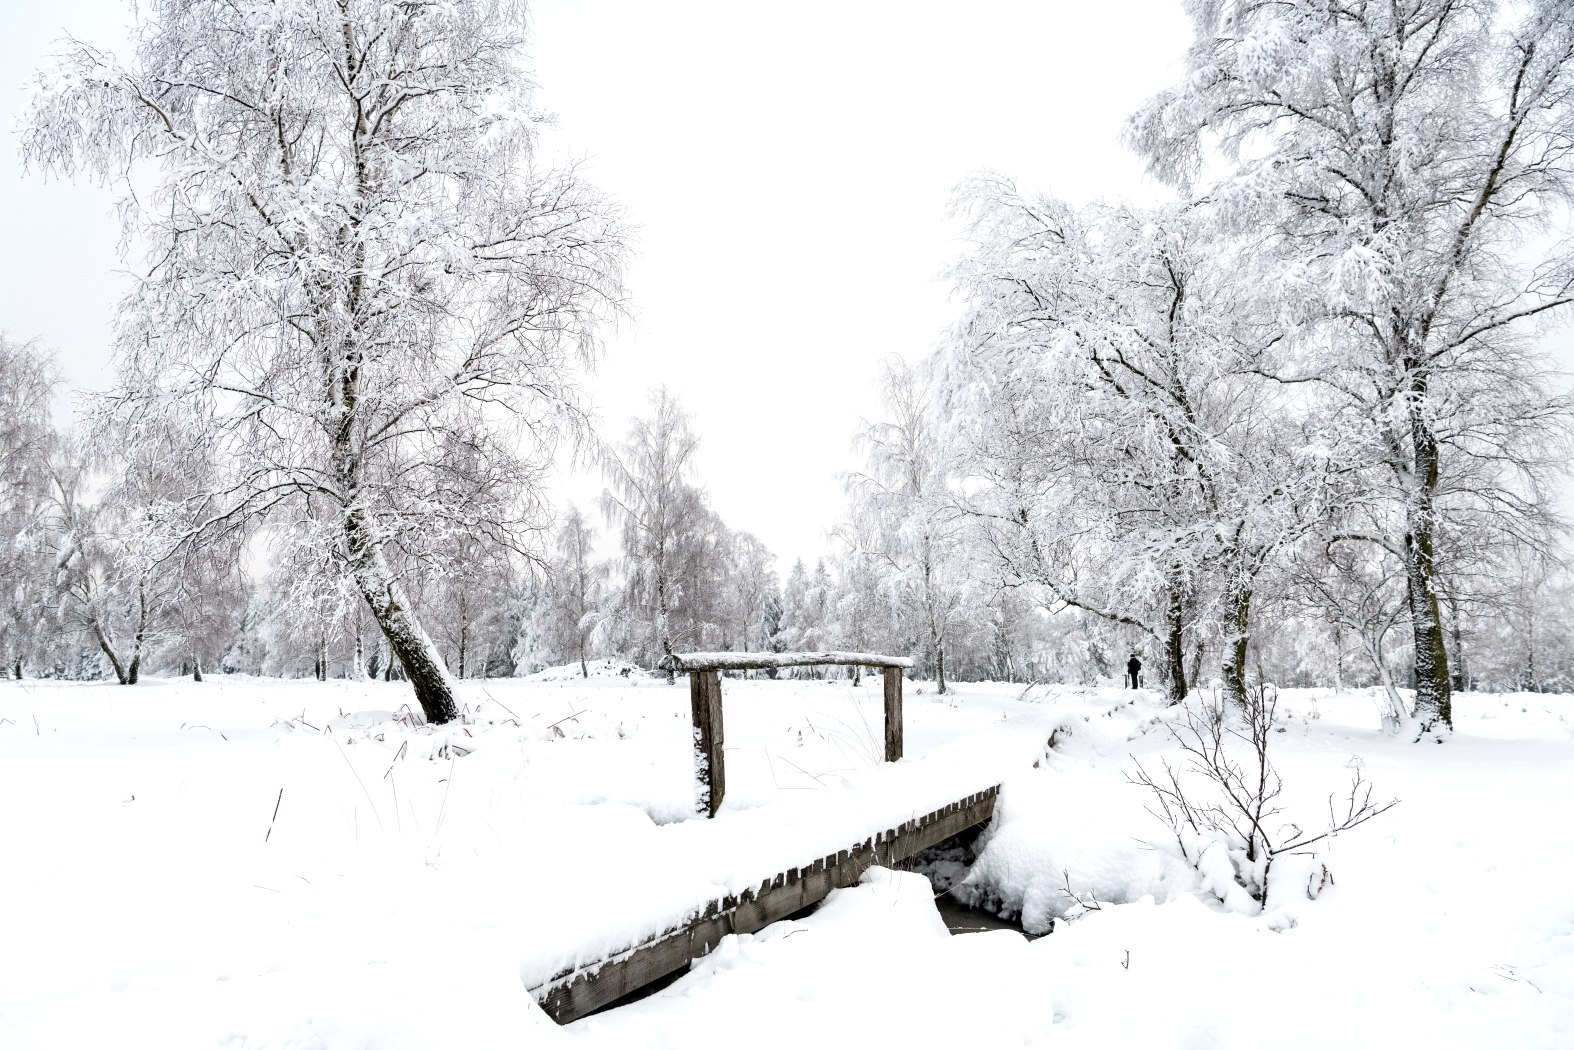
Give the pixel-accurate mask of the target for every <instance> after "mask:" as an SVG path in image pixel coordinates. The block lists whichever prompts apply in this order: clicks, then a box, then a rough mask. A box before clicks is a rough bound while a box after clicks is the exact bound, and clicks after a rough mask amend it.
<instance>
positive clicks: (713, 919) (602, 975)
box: [530, 787, 999, 1024]
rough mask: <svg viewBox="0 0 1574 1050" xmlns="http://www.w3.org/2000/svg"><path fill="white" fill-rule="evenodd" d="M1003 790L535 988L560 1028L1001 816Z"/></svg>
mask: <svg viewBox="0 0 1574 1050" xmlns="http://www.w3.org/2000/svg"><path fill="white" fill-rule="evenodd" d="M998 790H999V789H998V788H994V787H991V788H987V789H985V790H984V791H980V792H978V793H977V794H973V795H969V796H968V797H967V798H964V799H961V800H959V801H957V802H953V803H951V804H950V805H948V806H943V807H941V808H940V809H937V810H935V811H933V812H931V813H926V814H924V815H923V816H920V817H916V818H914V819H913V820H909V821H907V822H906V823H904V824H902V825H901V826H900V827H896V828H891V829H889V830H886V831H882V832H880V833H879V834H877V835H873V836H871V837H870V838H868V839H866V840H864V841H863V842H861V843H859V844H858V845H856V846H853V847H851V848H850V849H844V850H839V851H838V852H836V853H832V854H829V855H827V856H824V857H820V858H818V859H816V860H814V861H812V862H810V863H809V864H806V865H805V866H804V867H802V868H792V869H789V870H788V871H785V872H782V873H780V874H778V875H776V876H774V877H772V878H769V879H765V880H764V881H762V882H761V883H760V884H759V886H758V887H753V888H750V889H747V890H744V891H743V892H742V893H740V894H737V895H735V896H729V897H724V898H722V899H721V900H719V901H712V902H710V904H709V905H708V906H707V907H706V908H705V909H704V910H703V911H702V912H700V913H699V914H697V915H695V916H694V918H692V919H691V920H689V921H688V922H687V923H685V924H683V925H682V926H678V927H676V928H674V929H671V930H668V931H666V932H664V933H661V934H659V935H657V936H655V937H653V938H651V939H650V940H648V941H645V942H643V943H641V944H638V945H634V946H632V947H630V948H625V949H624V950H622V951H620V952H616V953H614V954H613V955H611V956H609V957H608V958H606V959H604V960H601V961H599V962H594V963H590V964H587V965H585V966H580V967H575V968H572V969H569V970H565V971H564V972H562V973H560V974H558V975H557V976H556V977H554V978H552V980H550V981H547V982H545V983H544V984H542V985H540V986H538V987H535V988H532V989H530V993H531V994H532V995H534V996H535V998H536V1001H537V1002H539V1003H540V1004H541V1008H542V1009H543V1010H545V1011H546V1012H547V1013H548V1014H549V1015H551V1017H552V1018H553V1019H554V1020H555V1021H557V1022H558V1023H559V1024H567V1023H568V1022H569V1021H574V1020H577V1019H579V1018H581V1017H584V1016H585V1015H586V1014H589V1013H592V1012H594V1011H596V1010H599V1009H601V1008H602V1007H603V1006H606V1005H608V1004H609V1003H612V1002H615V1001H617V1000H618V999H621V998H623V997H624V996H625V995H628V994H629V993H630V992H635V991H638V990H639V989H640V988H643V987H644V986H645V985H647V984H650V983H652V982H654V981H657V980H660V979H661V978H662V977H665V976H666V975H667V974H669V973H672V972H673V971H675V970H679V969H682V968H684V967H686V966H688V965H689V963H691V962H692V961H694V960H695V959H698V958H701V957H702V956H704V955H706V954H708V953H709V952H710V951H711V950H712V949H713V948H715V947H716V945H717V944H719V943H720V942H721V939H722V938H723V937H725V936H727V934H729V933H754V932H756V931H758V930H762V929H764V928H765V927H766V926H769V925H770V924H771V923H773V922H777V921H779V920H781V919H785V918H786V917H787V916H789V915H793V914H795V913H797V912H800V911H803V910H804V909H805V908H807V907H809V906H810V905H813V904H817V903H819V902H820V901H822V900H824V899H825V898H826V897H827V896H828V895H829V894H830V892H831V891H832V890H833V889H838V888H845V887H848V886H856V885H857V884H858V880H859V879H860V878H862V877H863V873H864V872H865V871H867V870H868V869H869V868H870V867H872V866H874V865H876V864H879V865H885V866H889V865H891V864H895V863H899V862H901V861H904V860H907V859H908V858H910V857H912V856H913V855H914V854H916V853H917V852H918V851H919V850H922V849H927V848H928V847H930V846H933V845H936V844H938V843H941V842H944V841H945V840H946V839H948V838H950V837H952V836H953V835H957V834H960V833H961V832H963V831H965V830H967V829H968V828H970V827H973V826H975V825H978V824H983V823H985V822H986V821H988V820H989V819H990V817H992V816H993V815H994V812H995V795H996V793H997V792H998Z"/></svg>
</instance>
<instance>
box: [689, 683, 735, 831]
mask: <svg viewBox="0 0 1574 1050" xmlns="http://www.w3.org/2000/svg"><path fill="white" fill-rule="evenodd" d="M689 708H690V711H691V713H692V714H693V718H694V777H695V780H696V782H697V784H698V788H697V795H696V798H695V806H696V808H697V809H698V811H699V812H700V813H701V814H702V815H704V816H707V817H714V816H715V815H716V811H717V810H718V809H720V808H721V800H722V797H723V796H724V795H726V793H727V766H726V763H725V761H724V759H723V758H722V752H721V747H722V737H723V734H722V722H721V675H720V674H719V673H717V672H716V671H690V672H689Z"/></svg>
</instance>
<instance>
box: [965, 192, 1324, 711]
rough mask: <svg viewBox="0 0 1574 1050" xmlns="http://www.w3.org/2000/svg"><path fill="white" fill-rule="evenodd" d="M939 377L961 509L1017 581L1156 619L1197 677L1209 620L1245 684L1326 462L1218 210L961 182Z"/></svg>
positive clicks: (1227, 666) (1180, 663) (1145, 621)
mask: <svg viewBox="0 0 1574 1050" xmlns="http://www.w3.org/2000/svg"><path fill="white" fill-rule="evenodd" d="M960 202H961V206H962V208H963V210H964V211H965V212H966V214H967V215H968V217H969V220H970V231H971V234H972V241H973V248H972V250H971V251H970V252H969V254H968V255H967V256H966V257H965V258H964V260H963V261H962V262H961V264H960V265H959V266H958V268H957V281H958V286H959V288H960V290H961V293H962V295H963V297H964V299H965V302H966V310H965V313H964V317H963V319H962V322H961V324H960V325H959V326H958V329H957V333H956V335H955V337H954V338H953V339H952V340H951V342H950V343H949V345H948V347H947V350H946V352H945V355H944V373H943V384H942V385H943V389H944V390H945V392H946V397H947V405H948V409H949V412H950V416H951V419H952V433H954V435H955V438H956V445H957V448H958V450H959V454H960V457H961V459H960V462H961V463H962V464H963V467H962V469H963V470H964V471H965V478H966V479H965V483H964V484H963V486H962V489H963V493H964V498H963V499H962V501H961V502H962V505H963V506H964V507H965V508H966V510H967V512H968V514H969V515H970V517H971V518H972V519H973V520H975V521H976V522H977V523H978V524H979V525H980V527H981V528H982V529H983V531H984V534H985V536H986V538H987V546H988V548H989V549H990V550H991V551H992V552H993V554H994V557H995V559H996V561H997V563H998V564H999V566H1000V567H1001V569H1002V570H1004V571H1005V572H1006V573H1007V574H1008V576H1014V577H1015V578H1016V579H1018V580H1021V581H1024V582H1028V583H1031V584H1033V585H1035V586H1036V587H1038V588H1041V589H1042V590H1043V591H1044V592H1045V599H1046V602H1047V603H1048V604H1050V605H1056V604H1058V605H1063V606H1068V607H1073V608H1077V609H1081V610H1083V611H1084V612H1087V613H1090V614H1092V615H1095V616H1099V617H1102V618H1104V619H1106V620H1108V621H1109V622H1110V623H1112V624H1116V625H1122V626H1124V627H1126V628H1130V629H1132V630H1134V631H1136V632H1138V633H1139V634H1140V635H1141V636H1144V637H1145V639H1146V641H1147V643H1148V644H1149V645H1151V646H1152V647H1153V648H1154V649H1156V650H1157V652H1158V653H1159V660H1160V666H1161V667H1162V668H1163V674H1164V682H1165V692H1166V695H1168V696H1169V697H1170V699H1171V700H1179V699H1180V698H1181V697H1183V696H1184V695H1185V694H1186V691H1187V689H1188V687H1189V684H1190V681H1192V680H1194V679H1195V676H1196V673H1197V672H1196V671H1195V670H1193V671H1192V672H1191V674H1190V675H1188V673H1187V670H1188V668H1187V662H1188V661H1187V655H1188V651H1189V652H1191V653H1192V654H1193V657H1192V661H1191V662H1192V663H1193V664H1195V663H1196V662H1197V660H1198V659H1200V656H1201V652H1202V648H1203V646H1204V644H1205V634H1206V630H1207V628H1208V627H1209V626H1210V625H1212V627H1213V629H1214V630H1215V631H1216V633H1217V636H1218V642H1219V644H1220V646H1221V649H1222V654H1221V674H1222V677H1223V679H1224V682H1225V685H1226V689H1227V691H1228V692H1229V694H1230V696H1231V697H1232V698H1233V699H1234V700H1236V701H1237V702H1242V701H1243V700H1244V692H1245V663H1246V653H1247V647H1248V644H1249V641H1250V636H1251V609H1252V601H1253V596H1254V587H1255V581H1256V580H1257V578H1258V575H1259V574H1260V573H1261V572H1262V571H1263V570H1264V568H1265V567H1266V566H1267V565H1268V564H1269V562H1270V561H1271V560H1272V559H1273V558H1274V557H1275V556H1276V555H1277V554H1278V552H1279V551H1281V550H1282V549H1284V548H1285V547H1286V546H1287V545H1289V544H1291V543H1293V542H1294V541H1295V539H1296V538H1297V537H1298V536H1299V535H1301V534H1302V533H1303V532H1304V531H1305V530H1306V529H1307V528H1309V527H1310V526H1311V524H1312V523H1313V522H1315V521H1316V520H1318V514H1319V511H1318V506H1319V505H1320V499H1321V495H1320V494H1321V492H1322V490H1323V485H1322V474H1323V472H1324V469H1325V464H1326V461H1327V459H1328V453H1327V450H1326V449H1323V448H1320V446H1321V444H1322V443H1321V442H1319V441H1318V440H1316V437H1315V435H1313V434H1311V433H1309V432H1307V431H1306V429H1305V427H1304V425H1303V422H1304V420H1303V419H1302V413H1300V412H1299V411H1298V410H1297V408H1296V404H1295V401H1294V398H1293V395H1292V394H1291V393H1290V390H1289V388H1288V387H1287V386H1286V385H1285V384H1282V383H1279V382H1277V381H1275V380H1274V379H1272V378H1269V376H1270V375H1271V374H1272V371H1273V369H1274V368H1275V367H1277V362H1276V359H1275V348H1276V346H1277V345H1278V344H1279V342H1280V339H1279V333H1278V331H1277V329H1276V328H1275V327H1274V326H1273V325H1272V324H1271V323H1270V322H1269V320H1267V319H1265V318H1263V317H1262V316H1261V314H1260V312H1259V311H1258V310H1257V309H1256V308H1255V305H1254V303H1253V300H1252V296H1251V294H1250V289H1249V287H1248V285H1247V284H1246V283H1245V282H1244V281H1243V280H1242V275H1243V274H1245V273H1249V272H1250V267H1249V265H1248V263H1249V260H1248V259H1246V258H1244V257H1243V253H1242V252H1241V250H1240V248H1239V246H1238V245H1237V244H1235V243H1232V242H1231V241H1230V240H1228V239H1226V238H1223V237H1217V236H1214V232H1215V227H1216V222H1215V218H1214V216H1213V214H1212V211H1211V210H1210V209H1207V208H1205V207H1200V206H1191V207H1186V206H1169V207H1165V208H1159V209H1153V210H1146V211H1145V210H1141V209H1135V208H1126V207H1121V208H1110V207H1105V206H1094V207H1090V208H1087V209H1083V210H1080V211H1079V210H1077V209H1074V208H1072V207H1070V206H1069V205H1067V204H1065V203H1064V202H1061V201H1057V200H1054V199H1052V198H1047V197H1031V198H1030V197H1025V196H1023V195H1021V194H1019V193H1018V192H1017V191H1016V189H1015V188H1014V187H1013V186H1012V185H1011V184H1010V183H1009V182H1008V181H1006V180H1003V179H999V178H983V179H979V180H976V181H974V182H973V183H971V184H969V185H968V186H967V187H965V188H964V191H963V194H962V197H961V201H960Z"/></svg>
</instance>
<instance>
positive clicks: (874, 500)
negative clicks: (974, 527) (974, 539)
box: [846, 360, 968, 693]
mask: <svg viewBox="0 0 1574 1050" xmlns="http://www.w3.org/2000/svg"><path fill="white" fill-rule="evenodd" d="M882 395H883V400H884V403H885V409H886V414H887V418H886V419H883V420H880V421H877V422H872V423H867V424H865V425H864V427H863V429H862V431H861V432H860V433H859V434H858V436H857V438H856V439H855V444H856V446H857V447H858V448H859V449H860V450H862V452H863V453H864V457H865V461H866V466H865V469H864V470H863V471H861V472H858V473H854V474H851V475H849V476H848V477H847V479H846V489H847V495H848V499H849V501H850V502H851V503H852V504H853V509H852V512H851V514H852V516H853V517H854V518H855V520H858V521H859V523H860V524H859V525H857V526H855V527H852V528H850V529H848V530H847V532H846V535H848V536H863V537H864V538H865V539H866V540H867V541H868V543H869V547H868V549H867V550H866V551H864V553H865V554H866V555H869V556H872V557H874V558H875V559H876V560H877V561H878V563H879V566H880V569H879V573H880V577H881V581H882V585H883V586H884V587H886V589H887V591H888V593H890V594H891V596H892V599H893V601H895V602H896V603H897V604H898V605H899V606H900V607H901V608H902V609H903V610H904V611H905V613H906V615H907V618H908V620H909V621H910V622H911V623H912V625H913V626H914V628H915V632H914V634H915V637H914V641H915V642H917V643H918V647H921V648H922V650H923V651H924V652H925V653H926V654H927V655H928V662H929V664H930V667H931V669H932V670H933V671H934V674H935V679H936V688H937V690H938V691H939V692H941V693H944V692H945V691H946V648H947V643H948V639H949V634H950V631H951V629H952V628H953V627H954V626H955V625H956V624H957V623H958V622H959V620H960V618H961V617H962V615H963V608H964V605H965V601H966V597H967V591H968V582H967V581H968V574H967V572H966V570H965V568H964V566H963V560H964V557H965V553H964V538H963V532H964V526H963V523H962V521H961V517H960V515H959V514H958V513H957V512H956V509H955V506H954V504H953V502H952V501H951V499H950V493H949V492H948V490H947V485H946V481H947V475H946V468H947V464H946V463H945V462H944V460H943V455H942V451H943V450H942V446H941V442H940V436H939V433H938V428H937V418H936V414H935V409H934V407H933V405H932V403H931V401H930V397H929V391H928V386H927V383H926V380H925V378H924V376H923V375H922V374H921V373H920V372H919V371H918V370H916V369H913V368H911V367H909V366H908V365H907V364H906V363H905V362H903V361H901V360H893V361H891V362H889V363H888V364H887V365H886V367H885V370H884V375H883V379H882Z"/></svg>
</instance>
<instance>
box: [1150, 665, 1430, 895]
mask: <svg viewBox="0 0 1574 1050" xmlns="http://www.w3.org/2000/svg"><path fill="white" fill-rule="evenodd" d="M1277 703H1278V690H1276V689H1274V688H1273V687H1272V686H1257V687H1255V688H1252V689H1248V690H1247V691H1246V702H1245V704H1244V706H1239V707H1238V706H1236V705H1233V704H1226V703H1224V702H1223V700H1222V698H1221V697H1220V696H1218V695H1217V694H1215V695H1213V696H1211V697H1205V698H1203V700H1202V703H1201V704H1193V703H1187V704H1184V705H1181V706H1179V707H1178V708H1177V709H1176V711H1177V712H1178V713H1177V715H1176V717H1175V718H1173V719H1171V720H1170V721H1168V722H1167V723H1166V725H1167V726H1168V728H1169V731H1170V734H1171V736H1172V737H1173V738H1174V739H1175V741H1176V743H1177V744H1179V745H1180V750H1181V755H1182V758H1181V760H1180V761H1179V762H1171V761H1170V759H1168V758H1165V759H1162V760H1161V763H1162V772H1161V773H1160V774H1158V775H1154V774H1152V773H1149V771H1148V770H1147V769H1146V768H1145V767H1144V766H1143V765H1142V763H1141V762H1137V772H1136V773H1135V774H1134V775H1128V777H1127V780H1128V781H1129V782H1130V783H1133V784H1137V785H1140V786H1142V787H1145V788H1147V789H1148V790H1149V792H1151V794H1152V797H1153V804H1152V805H1151V806H1149V807H1148V812H1150V813H1152V814H1153V815H1154V816H1155V817H1157V818H1158V819H1159V820H1160V821H1162V822H1163V823H1164V824H1165V825H1166V826H1167V827H1168V828H1169V829H1170V832H1171V833H1172V834H1173V835H1174V836H1175V841H1176V843H1177V844H1178V845H1179V847H1180V852H1181V856H1182V857H1183V858H1184V859H1185V861H1186V862H1187V863H1188V864H1190V865H1191V866H1192V867H1193V868H1195V869H1196V870H1197V871H1198V873H1199V874H1201V875H1202V876H1203V879H1204V886H1205V887H1207V888H1210V889H1211V890H1212V892H1214V893H1215V895H1217V896H1218V897H1219V898H1220V899H1221V900H1222V899H1224V897H1225V896H1226V892H1227V889H1228V887H1227V886H1221V885H1220V883H1221V882H1222V881H1223V880H1224V878H1225V876H1226V873H1227V876H1228V878H1229V879H1230V880H1233V882H1234V883H1235V884H1236V885H1238V886H1239V887H1240V888H1241V889H1243V890H1245V891H1246V893H1247V895H1248V896H1249V897H1250V898H1251V899H1252V900H1253V901H1254V902H1256V904H1257V905H1258V906H1259V907H1266V906H1267V904H1268V890H1269V876H1270V874H1271V873H1272V871H1273V865H1274V862H1275V861H1276V860H1277V859H1278V858H1279V857H1282V856H1286V855H1299V856H1316V855H1317V850H1316V849H1315V848H1314V847H1316V846H1317V845H1318V844H1319V843H1322V842H1325V841H1327V840H1328V839H1331V838H1333V837H1334V836H1335V835H1338V834H1340V833H1342V832H1345V831H1349V830H1350V829H1351V828H1355V827H1359V826H1360V825H1362V824H1365V823H1366V822H1367V821H1369V820H1371V819H1372V818H1373V817H1376V816H1378V815H1380V814H1382V813H1386V812H1387V811H1388V810H1390V809H1392V808H1393V807H1394V806H1396V805H1398V803H1399V800H1398V799H1390V800H1389V801H1387V802H1384V803H1381V804H1379V803H1376V802H1373V801H1372V785H1371V784H1370V783H1369V782H1367V780H1366V779H1365V776H1364V774H1363V771H1362V769H1361V765H1360V763H1359V761H1357V762H1355V763H1353V766H1354V769H1355V773H1354V776H1353V777H1352V779H1351V782H1350V787H1349V791H1348V792H1347V793H1346V794H1345V796H1344V798H1343V800H1342V801H1337V802H1336V797H1337V793H1333V794H1330V795H1329V796H1328V816H1327V820H1326V821H1318V822H1316V823H1315V824H1313V823H1311V822H1301V821H1292V820H1288V819H1284V814H1285V808H1284V806H1283V804H1282V803H1281V801H1280V797H1281V795H1282V793H1283V790H1284V781H1283V778H1281V777H1280V775H1279V772H1278V770H1277V769H1275V768H1274V765H1273V761H1272V760H1271V759H1270V757H1269V754H1268V752H1269V741H1270V740H1271V739H1272V737H1273V734H1274V732H1275V731H1276V727H1275V725H1274V714H1275V710H1276V708H1277ZM1243 745H1244V746H1243ZM1134 761H1135V760H1134ZM1226 860H1227V861H1228V868H1227V869H1226V868H1225V866H1224V861H1226ZM1323 871H1324V873H1325V874H1326V872H1327V869H1326V868H1324V869H1323ZM1307 892H1308V894H1309V895H1315V894H1313V893H1312V891H1311V890H1310V888H1308V891H1307Z"/></svg>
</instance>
